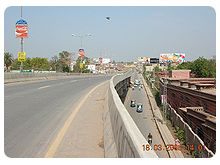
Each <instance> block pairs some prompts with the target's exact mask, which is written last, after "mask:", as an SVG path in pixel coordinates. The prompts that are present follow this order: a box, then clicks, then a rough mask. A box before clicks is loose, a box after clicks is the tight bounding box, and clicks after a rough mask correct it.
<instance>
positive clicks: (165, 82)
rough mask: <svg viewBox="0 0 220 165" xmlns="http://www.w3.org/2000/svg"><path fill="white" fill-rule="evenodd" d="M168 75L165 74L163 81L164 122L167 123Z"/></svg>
mask: <svg viewBox="0 0 220 165" xmlns="http://www.w3.org/2000/svg"><path fill="white" fill-rule="evenodd" d="M167 83H168V82H167V75H166V74H165V78H164V82H163V117H164V120H163V123H164V124H166V114H167Z"/></svg>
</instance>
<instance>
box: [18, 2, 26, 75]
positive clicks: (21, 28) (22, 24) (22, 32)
mask: <svg viewBox="0 0 220 165" xmlns="http://www.w3.org/2000/svg"><path fill="white" fill-rule="evenodd" d="M15 26H16V30H15V34H16V38H20V39H21V42H20V44H21V51H20V52H18V61H20V62H21V65H20V71H22V70H23V61H25V60H26V53H25V52H24V38H28V24H27V22H26V21H25V20H23V19H22V6H21V19H20V20H18V21H17V22H16V25H15Z"/></svg>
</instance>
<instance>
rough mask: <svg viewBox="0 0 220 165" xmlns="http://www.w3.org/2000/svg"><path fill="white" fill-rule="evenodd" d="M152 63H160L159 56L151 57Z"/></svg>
mask: <svg viewBox="0 0 220 165" xmlns="http://www.w3.org/2000/svg"><path fill="white" fill-rule="evenodd" d="M150 64H159V58H150Z"/></svg>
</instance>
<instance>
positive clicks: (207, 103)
mask: <svg viewBox="0 0 220 165" xmlns="http://www.w3.org/2000/svg"><path fill="white" fill-rule="evenodd" d="M181 74H182V73H181ZM173 75H176V73H175V74H170V75H169V76H173ZM184 76H185V77H184ZM176 77H178V76H176ZM176 77H175V78H173V77H169V78H160V94H161V98H164V97H167V103H168V104H169V105H170V106H171V107H172V108H174V109H175V110H176V112H177V113H178V114H179V115H180V116H181V117H182V118H183V119H184V121H185V122H187V123H188V124H189V125H190V126H191V128H192V130H193V131H194V132H195V133H196V134H197V135H198V136H199V137H200V138H201V140H203V142H204V143H205V145H206V146H207V147H208V148H209V147H210V148H209V149H211V150H212V151H213V152H215V141H216V83H215V79H214V78H188V74H185V73H184V74H183V77H181V78H176ZM164 82H167V83H166V88H167V96H165V95H164V84H165V83H164Z"/></svg>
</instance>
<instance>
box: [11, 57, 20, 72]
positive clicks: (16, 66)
mask: <svg viewBox="0 0 220 165" xmlns="http://www.w3.org/2000/svg"><path fill="white" fill-rule="evenodd" d="M20 66H21V62H20V61H18V59H17V58H16V59H15V60H14V61H13V63H12V66H11V67H12V69H13V70H19V69H20Z"/></svg>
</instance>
